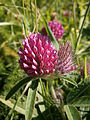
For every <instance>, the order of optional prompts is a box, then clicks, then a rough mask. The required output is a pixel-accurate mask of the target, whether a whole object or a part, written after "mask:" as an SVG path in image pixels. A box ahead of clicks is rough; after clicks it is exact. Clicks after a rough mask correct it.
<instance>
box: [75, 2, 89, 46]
mask: <svg viewBox="0 0 90 120" xmlns="http://www.w3.org/2000/svg"><path fill="white" fill-rule="evenodd" d="M89 6H90V2H89V3H88V6H87V9H86V12H85V16H84V19H83V22H82V25H81V28H80V32H79V35H78V38H77V46H78V45H79V43H80V40H81V33H82V31H83V26H84V23H85V20H86V16H87V13H88V11H89ZM77 46H76V48H77Z"/></svg>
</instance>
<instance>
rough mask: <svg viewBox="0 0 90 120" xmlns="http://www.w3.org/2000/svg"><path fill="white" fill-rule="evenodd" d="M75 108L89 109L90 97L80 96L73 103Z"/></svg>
mask: <svg viewBox="0 0 90 120" xmlns="http://www.w3.org/2000/svg"><path fill="white" fill-rule="evenodd" d="M72 105H73V106H76V107H90V96H82V97H79V98H77V99H76V100H75V101H74V102H73V103H72Z"/></svg>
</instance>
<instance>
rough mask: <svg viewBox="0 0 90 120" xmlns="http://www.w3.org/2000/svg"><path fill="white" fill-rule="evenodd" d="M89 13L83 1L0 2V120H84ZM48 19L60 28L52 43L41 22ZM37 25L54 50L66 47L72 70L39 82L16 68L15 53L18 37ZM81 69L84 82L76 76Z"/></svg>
mask: <svg viewBox="0 0 90 120" xmlns="http://www.w3.org/2000/svg"><path fill="white" fill-rule="evenodd" d="M89 10H90V2H89V1H88V0H81V1H76V0H74V1H67V0H61V1H60V0H48V1H47V0H43V1H42V0H36V1H34V0H18V1H17V0H8V1H6V0H1V1H0V120H25V119H26V120H30V119H32V120H42V119H44V120H63V119H65V120H89V119H90V77H89V76H88V74H87V73H88V69H87V66H86V65H87V61H90V41H89V40H90V33H89V31H90V25H89V24H90V22H89V19H90V18H89V17H90V16H89ZM64 11H67V12H68V15H67V16H64V15H63V12H64ZM70 12H71V13H70ZM50 20H58V21H59V22H60V23H61V24H62V25H63V26H64V35H63V38H62V39H60V40H59V41H58V42H57V41H56V39H55V36H54V35H53V33H52V31H51V29H50V28H49V26H48V24H47V22H48V21H50ZM43 25H44V26H45V28H46V30H47V33H48V35H49V37H50V39H51V41H52V43H53V45H54V46H55V47H56V49H57V50H58V48H59V42H61V43H62V42H65V41H67V40H69V41H70V42H71V43H72V48H73V51H74V53H75V57H76V59H77V64H78V70H77V71H76V72H75V71H74V72H73V73H71V74H66V75H62V76H57V75H55V76H54V75H53V76H52V75H51V76H46V77H42V76H41V78H42V79H41V78H31V77H28V76H27V75H26V74H25V72H24V71H23V70H21V68H20V65H19V63H18V60H19V55H18V51H19V48H20V47H21V43H22V39H24V38H25V37H26V36H27V35H28V34H29V32H33V33H35V32H37V31H39V32H41V29H42V26H43ZM85 58H87V59H85ZM84 65H85V78H86V79H85V78H84V77H83V76H81V66H84ZM83 78H84V79H83ZM38 79H40V80H38ZM47 79H48V80H47ZM46 80H47V81H46ZM50 80H51V81H52V84H51V85H50V84H49V82H48V81H50ZM51 81H50V82H51ZM37 83H38V86H37ZM5 97H6V100H5ZM7 99H9V100H7Z"/></svg>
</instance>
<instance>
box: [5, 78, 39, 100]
mask: <svg viewBox="0 0 90 120" xmlns="http://www.w3.org/2000/svg"><path fill="white" fill-rule="evenodd" d="M35 79H37V78H30V77H26V78H24V79H22V80H21V81H20V82H18V83H17V84H16V85H15V86H14V87H13V88H12V89H11V90H10V91H9V93H8V94H7V96H6V98H5V99H6V100H8V99H9V98H10V97H12V96H13V95H14V94H15V93H16V92H17V91H18V90H19V89H20V88H21V87H22V86H23V85H25V84H26V83H27V82H29V81H31V80H35Z"/></svg>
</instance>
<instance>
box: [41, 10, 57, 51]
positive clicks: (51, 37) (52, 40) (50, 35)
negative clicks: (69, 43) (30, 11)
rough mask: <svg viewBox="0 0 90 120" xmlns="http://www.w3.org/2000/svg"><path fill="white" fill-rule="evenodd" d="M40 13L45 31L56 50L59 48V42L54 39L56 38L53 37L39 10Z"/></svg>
mask: <svg viewBox="0 0 90 120" xmlns="http://www.w3.org/2000/svg"><path fill="white" fill-rule="evenodd" d="M40 14H41V16H42V19H43V22H44V25H45V28H46V31H47V33H48V34H49V37H50V40H51V42H52V43H53V45H54V46H55V48H56V49H57V50H59V44H58V42H57V41H56V38H55V36H54V34H53V33H52V31H51V29H50V27H49V26H48V24H47V22H46V20H45V18H44V16H43V15H42V13H41V11H40Z"/></svg>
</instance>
